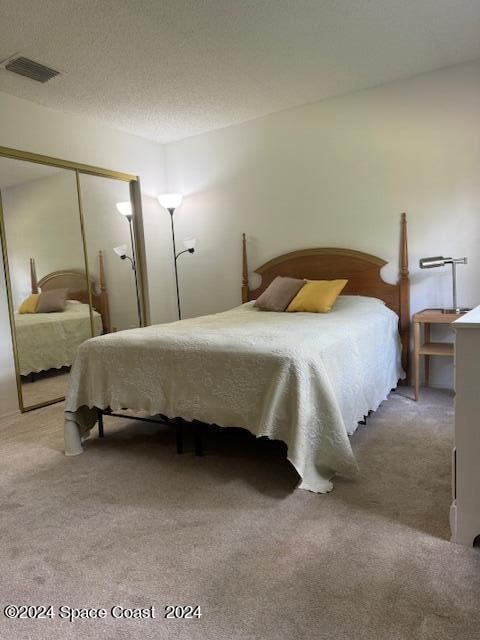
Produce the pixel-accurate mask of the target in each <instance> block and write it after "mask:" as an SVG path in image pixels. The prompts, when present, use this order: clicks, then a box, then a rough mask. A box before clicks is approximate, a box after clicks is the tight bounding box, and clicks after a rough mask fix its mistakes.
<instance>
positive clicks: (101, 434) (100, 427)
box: [97, 409, 105, 438]
mask: <svg viewBox="0 0 480 640" xmlns="http://www.w3.org/2000/svg"><path fill="white" fill-rule="evenodd" d="M97 415H98V437H99V438H104V437H105V434H104V432H103V411H102V410H101V409H97Z"/></svg>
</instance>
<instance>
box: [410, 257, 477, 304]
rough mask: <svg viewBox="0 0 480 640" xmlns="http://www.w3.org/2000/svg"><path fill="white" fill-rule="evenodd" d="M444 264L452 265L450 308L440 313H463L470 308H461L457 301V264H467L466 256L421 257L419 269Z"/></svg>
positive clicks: (442, 265)
mask: <svg viewBox="0 0 480 640" xmlns="http://www.w3.org/2000/svg"><path fill="white" fill-rule="evenodd" d="M446 264H451V265H452V301H453V306H452V308H451V309H442V313H464V312H465V311H470V309H466V308H462V307H459V306H458V303H457V264H467V258H444V257H443V256H433V257H431V258H421V259H420V262H419V266H420V269H433V268H435V267H444V266H445V265H446Z"/></svg>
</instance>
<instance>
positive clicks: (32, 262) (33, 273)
mask: <svg viewBox="0 0 480 640" xmlns="http://www.w3.org/2000/svg"><path fill="white" fill-rule="evenodd" d="M30 282H31V283H32V293H38V283H37V271H36V269H35V258H30Z"/></svg>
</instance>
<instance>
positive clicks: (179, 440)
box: [97, 407, 207, 456]
mask: <svg viewBox="0 0 480 640" xmlns="http://www.w3.org/2000/svg"><path fill="white" fill-rule="evenodd" d="M103 416H112V417H114V418H126V419H127V420H139V421H140V422H150V423H152V424H160V425H164V426H167V427H172V426H173V427H174V428H175V439H176V445H177V453H178V454H182V453H183V452H184V443H183V432H184V427H185V426H187V425H188V426H190V427H192V426H193V441H194V450H195V455H196V456H203V455H204V448H203V437H204V434H205V431H206V427H207V425H206V424H205V423H204V422H200V421H199V420H193V421H192V422H187V421H186V420H183V419H182V418H173V419H170V418H167V416H164V415H162V414H159V416H160V419H159V420H156V419H153V418H143V417H141V416H133V415H128V414H126V413H118V412H116V411H112V410H111V409H109V408H107V409H99V408H98V407H97V417H98V436H99V438H104V437H105V430H104V424H103Z"/></svg>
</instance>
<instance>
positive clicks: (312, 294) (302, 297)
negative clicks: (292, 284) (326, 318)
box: [287, 280, 348, 313]
mask: <svg viewBox="0 0 480 640" xmlns="http://www.w3.org/2000/svg"><path fill="white" fill-rule="evenodd" d="M347 282H348V280H307V282H306V284H304V285H303V287H302V288H301V289H300V291H299V292H298V293H297V295H296V296H295V298H294V299H293V300H292V301H291V303H290V304H289V305H288V307H287V311H310V312H312V313H328V312H329V311H331V310H332V307H333V305H334V304H335V300H336V299H337V298H338V296H339V295H340V293H341V291H342V289H343V288H344V287H345V285H346V284H347Z"/></svg>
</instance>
